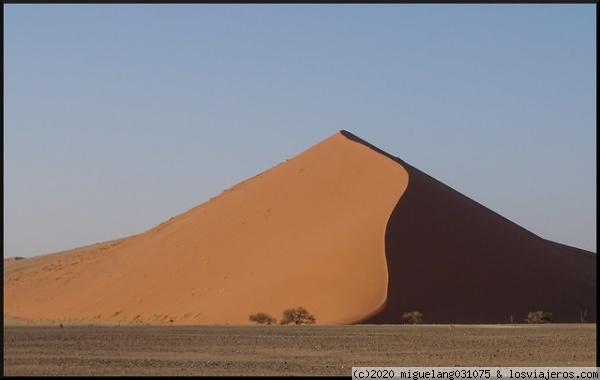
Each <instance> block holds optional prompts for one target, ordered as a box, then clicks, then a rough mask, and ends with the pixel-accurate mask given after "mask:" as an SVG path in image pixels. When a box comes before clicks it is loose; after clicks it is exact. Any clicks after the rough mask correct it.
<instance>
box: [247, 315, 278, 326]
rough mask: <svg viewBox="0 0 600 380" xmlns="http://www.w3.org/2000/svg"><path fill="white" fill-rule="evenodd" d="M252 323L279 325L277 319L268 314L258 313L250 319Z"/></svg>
mask: <svg viewBox="0 0 600 380" xmlns="http://www.w3.org/2000/svg"><path fill="white" fill-rule="evenodd" d="M248 319H249V320H250V322H256V323H258V324H259V325H273V324H275V323H277V319H275V318H273V317H271V316H270V315H269V314H267V313H256V314H252V315H251V316H249V317H248Z"/></svg>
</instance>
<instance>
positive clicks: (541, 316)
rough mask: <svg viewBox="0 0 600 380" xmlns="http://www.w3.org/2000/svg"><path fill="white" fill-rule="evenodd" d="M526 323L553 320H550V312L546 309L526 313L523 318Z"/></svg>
mask: <svg viewBox="0 0 600 380" xmlns="http://www.w3.org/2000/svg"><path fill="white" fill-rule="evenodd" d="M525 322H527V323H547V322H554V321H553V320H552V313H550V312H548V311H543V310H538V311H532V312H530V313H529V314H527V318H526V319H525Z"/></svg>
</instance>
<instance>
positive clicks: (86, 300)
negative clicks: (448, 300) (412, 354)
mask: <svg viewBox="0 0 600 380" xmlns="http://www.w3.org/2000/svg"><path fill="white" fill-rule="evenodd" d="M407 185H408V175H407V173H406V171H405V170H404V169H403V168H402V167H400V166H398V165H397V163H395V162H393V161H391V160H389V159H388V158H386V157H385V156H382V155H381V154H378V153H376V152H373V151H372V150H371V149H369V147H367V146H365V145H364V144H360V143H357V142H355V141H352V140H350V139H349V138H348V137H347V135H345V134H344V133H342V132H339V133H336V134H334V135H332V136H331V137H329V138H327V139H326V140H324V141H322V142H321V143H319V144H317V145H315V146H313V147H312V148H310V149H308V150H306V151H305V152H303V153H301V154H300V155H298V156H296V157H294V158H292V159H290V160H288V161H286V162H284V163H282V164H280V165H278V166H276V167H273V168H271V169H269V170H267V171H265V172H263V173H261V174H259V175H257V176H254V177H252V178H250V179H248V180H246V181H243V182H241V183H239V184H238V185H236V186H234V187H232V188H230V189H227V190H225V191H224V192H223V193H222V194H220V195H219V196H217V197H215V198H213V199H211V200H209V201H207V202H205V203H203V204H201V205H199V206H197V207H195V208H193V209H191V210H189V211H187V212H185V213H183V214H181V215H178V216H176V217H174V218H172V219H170V220H168V221H166V222H164V223H162V224H160V225H158V226H157V227H155V228H153V229H151V230H149V231H147V232H145V233H143V234H140V235H136V236H133V237H130V238H127V239H123V240H121V241H120V242H119V244H118V245H116V246H110V247H107V248H106V249H104V250H102V251H99V250H97V251H94V252H88V253H87V254H73V253H71V254H70V256H64V255H63V256H62V257H61V256H60V254H55V255H48V256H55V257H53V258H51V260H50V261H46V262H44V263H41V264H40V265H37V266H34V267H33V269H32V268H28V269H26V270H21V271H19V270H18V268H17V266H18V265H19V263H13V264H12V265H11V266H12V270H11V271H10V272H7V270H6V268H5V273H4V313H5V315H8V316H11V317H17V318H28V319H33V320H56V321H59V320H90V321H94V320H96V321H120V320H122V321H136V322H140V323H171V321H172V323H174V324H247V323H250V322H249V321H248V316H249V315H250V314H253V313H255V312H258V311H262V312H267V313H269V314H271V315H273V316H275V317H277V318H280V316H281V312H282V311H283V310H284V309H285V308H288V307H298V306H303V307H305V308H307V309H308V310H309V311H310V312H312V313H313V314H314V315H315V316H316V317H317V322H318V323H322V324H338V323H339V324H343V323H354V322H357V321H360V320H363V319H365V318H367V317H368V316H370V315H371V314H373V313H375V312H376V311H377V310H378V309H379V308H380V307H381V305H382V304H383V303H384V302H385V299H386V296H387V294H386V293H387V280H388V268H387V264H386V257H385V245H384V237H385V231H386V225H387V220H388V218H389V216H390V213H391V211H392V210H393V208H394V206H395V205H396V203H397V201H398V199H399V198H400V197H401V196H402V193H403V192H404V190H405V189H406V187H407ZM46 259H48V257H46ZM32 260H35V258H32V259H28V260H24V261H30V266H31V264H32V262H31V261H32ZM92 262H93V265H90V263H92Z"/></svg>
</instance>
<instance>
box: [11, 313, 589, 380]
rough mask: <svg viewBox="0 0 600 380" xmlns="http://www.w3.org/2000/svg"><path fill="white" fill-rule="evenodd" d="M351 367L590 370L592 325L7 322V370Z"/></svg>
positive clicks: (263, 371) (327, 371)
mask: <svg viewBox="0 0 600 380" xmlns="http://www.w3.org/2000/svg"><path fill="white" fill-rule="evenodd" d="M353 366H390V367H407V366H413V367H414V366H419V367H434V366H461V367H463V366H464V367H467V366H468V367H483V366H493V367H499V366H515V367H516V366H519V367H537V366H553V367H576V366H582V367H583V366H586V367H595V366H596V324H546V325H418V326H414V325H395V326H393V325H379V326H378V325H354V326H118V325H113V326H106V325H105V326H100V325H91V326H88V325H85V326H84V325H70V324H64V327H63V328H61V327H60V326H59V325H47V326H34V325H25V324H22V325H5V326H4V375H52V376H53V375H169V376H170V375H283V376H291V375H342V376H350V373H351V368H352V367H353Z"/></svg>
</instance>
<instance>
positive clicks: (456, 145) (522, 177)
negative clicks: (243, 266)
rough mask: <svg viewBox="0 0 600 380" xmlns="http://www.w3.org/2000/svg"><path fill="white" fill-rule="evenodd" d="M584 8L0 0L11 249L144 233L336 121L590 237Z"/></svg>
mask: <svg viewBox="0 0 600 380" xmlns="http://www.w3.org/2000/svg"><path fill="white" fill-rule="evenodd" d="M596 64H597V62H596V5H595V4H587V5H586V4H579V5H565V4H562V5H561V4H558V5H552V4H542V5H520V4H512V5H511V4H509V5H464V4H463V5H460V4H455V5H405V4H395V5H394V4H392V5H382V4H375V5H365V4H363V5H348V4H346V5H314V4H313V5H310V4H304V5H291V4H280V5H257V4H254V5H202V4H189V5H183V4H178V5H166V4H142V5H116V4H95V5H40V4H20V5H19V4H9V5H4V256H5V257H10V256H25V257H30V256H35V255H40V254H46V253H51V252H55V251H59V250H65V249H70V248H75V247H80V246H84V245H88V244H93V243H96V242H102V241H106V240H112V239H116V238H120V237H125V236H129V235H133V234H138V233H141V232H143V231H145V230H147V229H149V228H151V227H153V226H155V225H157V224H159V223H161V222H163V221H165V220H167V219H169V218H170V217H173V216H176V215H178V214H180V213H182V212H185V211H187V210H188V209H190V208H192V207H194V206H196V205H198V204H200V203H203V202H205V201H207V200H208V199H209V198H211V197H214V196H216V195H218V194H220V193H221V192H222V191H223V190H224V189H226V188H228V187H231V186H233V185H235V184H237V183H238V182H240V181H242V180H244V179H246V178H248V177H251V176H253V175H256V174H258V173H260V172H262V171H265V170H267V169H270V168H271V167H273V166H275V165H277V164H279V163H281V162H283V161H285V160H286V159H289V158H291V157H293V156H295V155H297V154H299V153H301V152H302V151H304V150H305V149H307V148H309V147H311V146H312V145H314V144H316V143H318V142H320V141H321V140H323V139H325V138H327V137H329V136H330V135H332V134H333V133H335V132H336V131H338V130H341V129H346V130H348V131H350V132H352V133H354V134H356V135H358V136H359V137H361V138H363V139H365V140H367V141H369V142H370V143H372V144H374V145H376V146H378V147H380V148H381V149H383V150H385V151H387V152H389V153H390V154H392V155H394V156H399V157H400V158H402V159H403V160H405V161H406V162H408V163H409V164H411V165H413V166H415V167H417V168H418V169H420V170H422V171H424V172H425V173H427V174H429V175H431V176H432V177H434V178H436V179H438V180H440V181H441V182H444V183H445V184H447V185H449V186H451V187H452V188H454V189H456V190H457V191H459V192H461V193H463V194H465V195H466V196H468V197H470V198H472V199H474V200H475V201H477V202H479V203H481V204H483V205H484V206H486V207H488V208H490V209H492V210H494V211H495V212H497V213H499V214H501V215H503V216H504V217H506V218H508V219H510V220H512V221H514V222H515V223H517V224H519V225H521V226H522V227H524V228H526V229H528V230H530V231H532V232H533V233H535V234H537V235H539V236H541V237H543V238H546V239H550V240H553V241H558V242H561V243H564V244H568V245H573V246H575V247H579V248H583V249H587V250H591V251H594V252H596Z"/></svg>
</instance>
